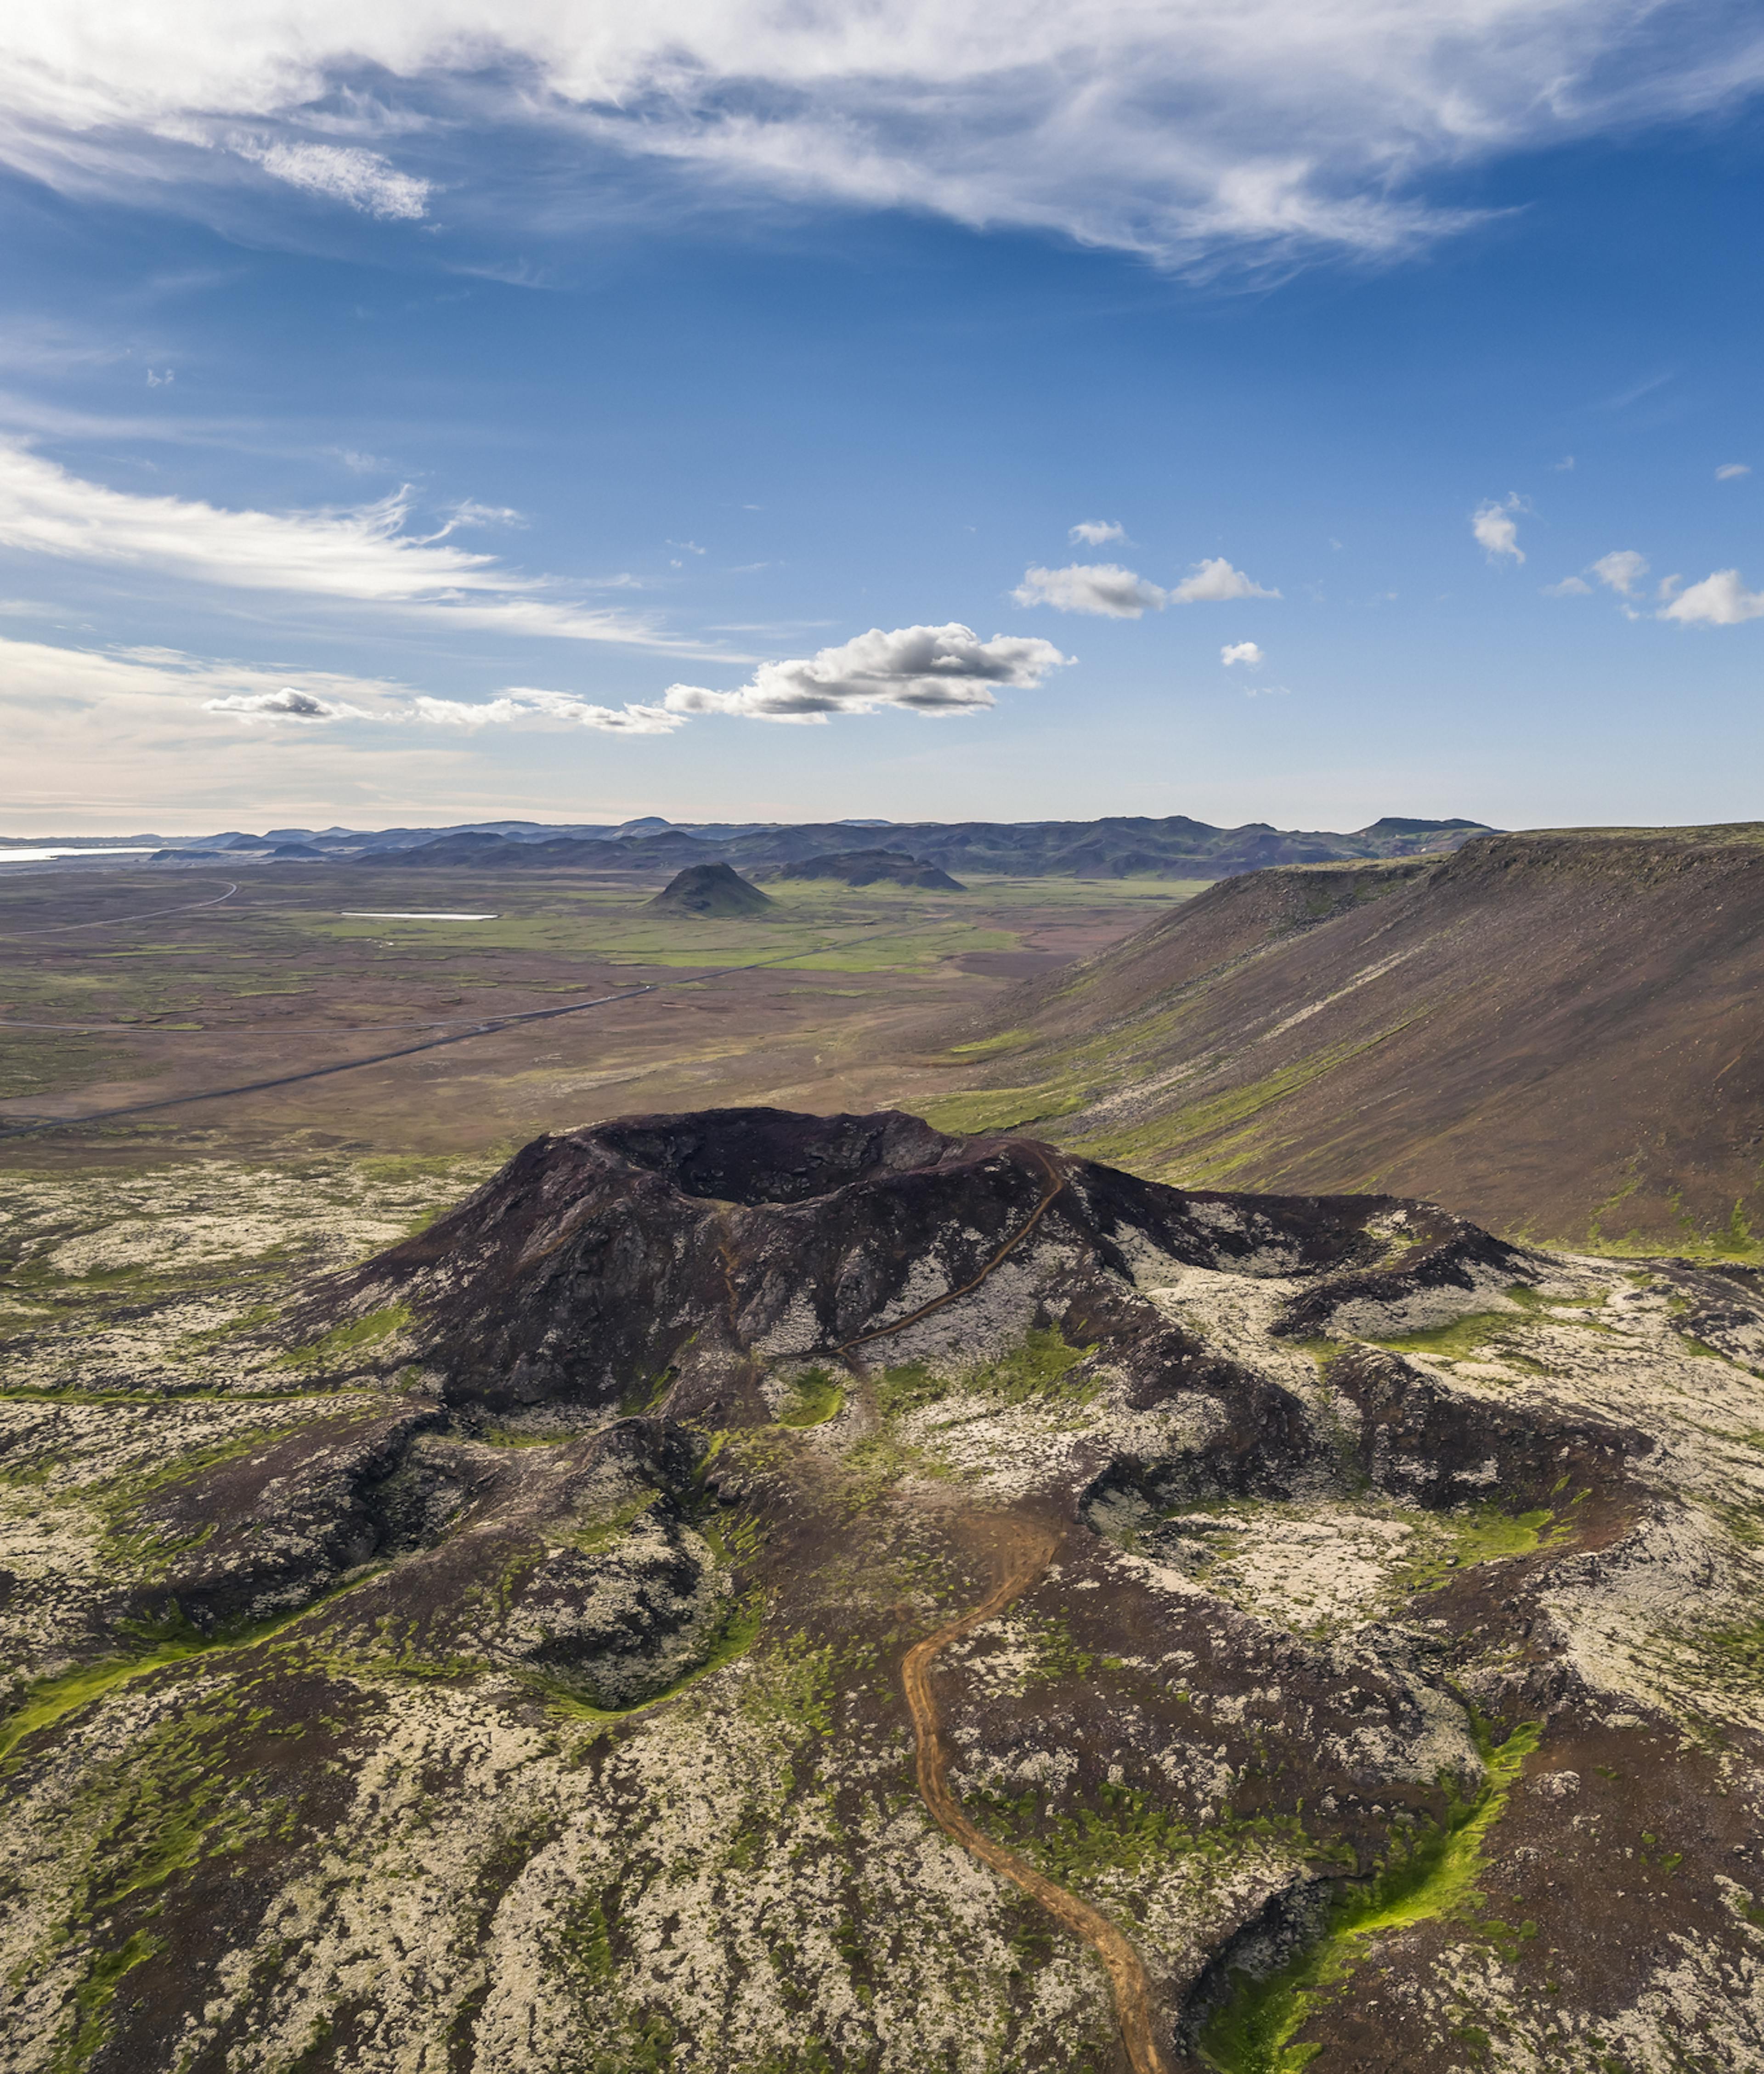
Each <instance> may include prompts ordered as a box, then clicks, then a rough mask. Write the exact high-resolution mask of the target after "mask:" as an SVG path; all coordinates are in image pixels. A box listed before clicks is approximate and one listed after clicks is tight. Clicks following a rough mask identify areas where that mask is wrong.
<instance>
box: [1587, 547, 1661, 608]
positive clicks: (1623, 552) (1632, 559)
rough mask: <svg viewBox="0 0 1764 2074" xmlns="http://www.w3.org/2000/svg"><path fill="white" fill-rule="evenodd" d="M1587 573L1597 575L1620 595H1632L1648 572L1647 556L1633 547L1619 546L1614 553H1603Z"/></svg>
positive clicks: (1602, 582)
mask: <svg viewBox="0 0 1764 2074" xmlns="http://www.w3.org/2000/svg"><path fill="white" fill-rule="evenodd" d="M1587 574H1588V576H1597V578H1598V580H1599V581H1600V582H1601V584H1603V585H1605V586H1606V588H1607V589H1610V590H1614V591H1615V592H1616V593H1617V595H1618V596H1619V597H1634V594H1635V586H1636V585H1637V584H1638V582H1639V581H1640V580H1641V579H1642V577H1643V576H1646V574H1647V557H1646V556H1645V555H1638V554H1637V552H1635V550H1634V548H1633V547H1619V548H1617V550H1616V551H1615V552H1613V553H1612V554H1609V555H1601V556H1599V558H1598V560H1597V561H1596V562H1594V563H1593V564H1592V566H1591V567H1590V568H1588V571H1587Z"/></svg>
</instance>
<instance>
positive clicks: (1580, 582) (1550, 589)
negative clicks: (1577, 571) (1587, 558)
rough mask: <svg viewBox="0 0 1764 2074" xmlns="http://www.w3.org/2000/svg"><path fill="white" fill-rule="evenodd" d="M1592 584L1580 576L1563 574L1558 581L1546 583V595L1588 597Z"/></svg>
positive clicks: (1590, 593)
mask: <svg viewBox="0 0 1764 2074" xmlns="http://www.w3.org/2000/svg"><path fill="white" fill-rule="evenodd" d="M1592 594H1593V586H1592V585H1591V584H1589V583H1588V582H1586V581H1585V580H1584V579H1583V578H1581V577H1580V576H1564V577H1563V579H1562V580H1561V581H1560V583H1553V584H1546V585H1544V586H1543V595H1544V596H1545V597H1591V596H1592Z"/></svg>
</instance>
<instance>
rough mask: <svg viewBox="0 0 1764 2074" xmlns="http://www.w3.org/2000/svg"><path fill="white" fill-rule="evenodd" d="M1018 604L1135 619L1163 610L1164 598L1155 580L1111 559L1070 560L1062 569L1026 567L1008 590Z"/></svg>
mask: <svg viewBox="0 0 1764 2074" xmlns="http://www.w3.org/2000/svg"><path fill="white" fill-rule="evenodd" d="M1010 594H1011V596H1012V597H1014V599H1015V600H1016V601H1017V602H1018V605H1052V606H1053V607H1054V608H1055V609H1056V611H1060V612H1093V613H1097V614H1101V616H1102V617H1104V618H1109V619H1137V618H1138V617H1139V615H1140V614H1141V613H1142V612H1162V611H1163V608H1164V605H1165V603H1166V597H1165V594H1164V593H1163V591H1162V590H1160V589H1159V588H1158V586H1157V585H1156V584H1155V583H1147V582H1146V580H1145V578H1144V577H1143V576H1135V575H1134V572H1133V571H1132V570H1131V569H1124V568H1120V567H1118V566H1117V564H1115V563H1113V562H1072V563H1069V564H1068V565H1067V567H1066V568H1063V569H1043V568H1029V569H1025V570H1024V572H1023V579H1022V582H1021V583H1020V584H1018V586H1017V588H1016V589H1014V591H1013V592H1012V593H1010Z"/></svg>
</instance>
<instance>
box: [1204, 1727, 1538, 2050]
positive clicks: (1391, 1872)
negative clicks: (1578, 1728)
mask: <svg viewBox="0 0 1764 2074" xmlns="http://www.w3.org/2000/svg"><path fill="white" fill-rule="evenodd" d="M1542 1734H1543V1725H1542V1724H1541V1723H1540V1722H1536V1721H1527V1722H1525V1723H1522V1725H1520V1726H1519V1727H1518V1728H1517V1729H1514V1732H1513V1733H1512V1734H1511V1735H1510V1736H1509V1737H1507V1739H1506V1741H1505V1742H1504V1743H1502V1744H1500V1745H1499V1746H1496V1745H1494V1744H1493V1743H1492V1742H1491V1741H1489V1739H1488V1737H1487V1733H1486V1731H1485V1730H1483V1729H1481V1725H1480V1724H1478V1739H1479V1741H1481V1745H1482V1754H1483V1761H1484V1763H1485V1766H1486V1767H1487V1769H1486V1773H1485V1779H1484V1781H1483V1786H1482V1790H1481V1792H1480V1793H1479V1794H1477V1796H1476V1798H1475V1799H1473V1800H1469V1801H1467V1802H1460V1803H1458V1804H1457V1805H1456V1806H1455V1807H1454V1808H1453V1809H1452V1813H1451V1815H1450V1816H1448V1819H1447V1820H1446V1822H1445V1824H1444V1826H1443V1827H1441V1828H1435V1829H1431V1830H1429V1831H1425V1832H1422V1833H1421V1834H1419V1835H1418V1836H1415V1837H1414V1839H1413V1840H1412V1841H1410V1842H1408V1843H1407V1845H1403V1846H1401V1847H1396V1848H1393V1849H1392V1851H1391V1853H1390V1857H1388V1858H1387V1859H1386V1862H1385V1864H1384V1865H1383V1867H1382V1869H1380V1870H1379V1872H1378V1874H1376V1876H1375V1877H1374V1878H1372V1879H1370V1880H1368V1881H1365V1882H1355V1883H1353V1885H1352V1886H1349V1887H1348V1888H1347V1889H1346V1890H1345V1891H1344V1893H1343V1894H1342V1896H1341V1899H1340V1900H1339V1901H1338V1902H1337V1903H1336V1906H1335V1908H1334V1911H1333V1912H1332V1915H1331V1918H1330V1921H1329V1925H1328V1929H1327V1930H1326V1931H1324V1935H1323V1936H1322V1938H1321V1939H1320V1940H1319V1941H1318V1943H1317V1944H1315V1945H1314V1946H1313V1947H1312V1948H1311V1950H1310V1951H1308V1952H1304V1953H1303V1954H1301V1955H1300V1956H1299V1957H1297V1958H1295V1959H1294V1960H1291V1962H1290V1963H1289V1964H1288V1965H1286V1966H1283V1967H1282V1968H1281V1969H1279V1971H1278V1972H1277V1973H1270V1974H1268V1975H1267V1976H1266V1977H1264V1978H1262V1979H1260V1980H1256V1979H1252V1978H1251V1977H1249V1976H1248V1975H1246V1974H1239V1975H1237V1977H1236V1981H1237V1986H1236V1992H1235V1993H1233V1997H1232V1998H1231V2000H1230V2001H1229V2002H1228V2003H1227V2004H1226V2005H1225V2007H1224V2008H1223V2009H1221V2010H1220V2011H1219V2013H1218V2014H1217V2016H1216V2017H1215V2018H1213V2020H1212V2022H1211V2023H1210V2024H1209V2025H1208V2027H1207V2030H1206V2032H1205V2034H1204V2036H1203V2038H1202V2039H1201V2045H1200V2052H1201V2057H1202V2059H1203V2060H1204V2061H1205V2062H1206V2064H1208V2066H1210V2067H1212V2068H1217V2069H1218V2070H1219V2074H1302V2070H1303V2068H1305V2067H1306V2066H1307V2065H1308V2064H1309V2063H1310V2062H1311V2061H1312V2060H1314V2059H1315V2058H1316V2055H1317V2054H1318V2053H1320V2051H1322V2050H1323V2048H1322V2047H1321V2046H1320V2045H1313V2044H1306V2043H1295V2039H1296V2038H1297V2035H1298V2033H1299V2031H1301V2030H1302V2029H1303V2026H1305V2024H1306V2023H1307V2022H1308V2021H1309V2020H1310V2018H1312V2016H1314V2015H1315V2014H1316V2013H1317V2011H1318V2010H1320V2009H1322V2008H1323V2007H1324V2006H1326V2005H1327V2004H1328V2002H1330V2001H1331V2000H1332V1998H1334V1996H1335V1995H1336V1993H1339V1991H1340V1990H1341V1988H1342V1987H1343V1986H1344V1985H1345V1983H1346V1981H1348V1979H1349V1976H1350V1975H1351V1974H1352V1973H1353V1970H1354V1969H1355V1968H1356V1967H1357V1966H1358V1965H1360V1964H1361V1962H1362V1961H1363V1960H1365V1957H1366V1956H1367V1947H1368V1944H1369V1942H1370V1940H1372V1939H1374V1938H1375V1937H1378V1936H1381V1935H1382V1933H1384V1932H1385V1931H1391V1930H1403V1929H1407V1928H1408V1927H1410V1926H1411V1924H1414V1923H1424V1922H1428V1921H1431V1920H1436V1919H1443V1920H1445V1921H1448V1922H1458V1923H1463V1924H1464V1926H1465V1928H1466V1930H1467V1931H1474V1929H1475V1928H1476V1927H1477V1923H1476V1910H1477V1907H1478V1906H1479V1905H1480V1904H1481V1902H1482V1901H1483V1899H1484V1897H1483V1895H1482V1894H1481V1892H1480V1891H1479V1890H1478V1889H1477V1880H1478V1879H1479V1878H1481V1874H1482V1872H1483V1870H1484V1869H1485V1866H1486V1865H1487V1863H1488V1859H1487V1857H1486V1856H1485V1853H1484V1850H1483V1848H1482V1847H1483V1845H1484V1842H1485V1840H1486V1838H1487V1836H1488V1833H1489V1830H1490V1829H1492V1828H1493V1826H1494V1824H1496V1823H1497V1822H1498V1821H1499V1820H1500V1819H1501V1816H1502V1813H1503V1812H1505V1810H1506V1803H1507V1799H1508V1796H1509V1795H1510V1793H1511V1792H1512V1791H1513V1788H1514V1785H1515V1784H1516V1783H1517V1782H1518V1777H1519V1774H1520V1772H1521V1771H1522V1769H1523V1768H1524V1764H1525V1760H1526V1758H1527V1757H1529V1756H1530V1755H1531V1753H1532V1752H1533V1751H1534V1750H1535V1749H1536V1748H1537V1746H1538V1742H1539V1737H1541V1736H1542ZM1488 1927H1489V1928H1490V1929H1494V1928H1498V1929H1500V1930H1502V1931H1506V1930H1508V1928H1509V1926H1507V1925H1506V1924H1501V1925H1498V1926H1496V1925H1493V1924H1491V1925H1489V1926H1488ZM1528 1927H1529V1926H1526V1925H1521V1926H1520V1927H1519V1929H1518V1931H1516V1932H1510V1934H1512V1935H1517V1936H1524V1935H1526V1931H1527V1929H1528Z"/></svg>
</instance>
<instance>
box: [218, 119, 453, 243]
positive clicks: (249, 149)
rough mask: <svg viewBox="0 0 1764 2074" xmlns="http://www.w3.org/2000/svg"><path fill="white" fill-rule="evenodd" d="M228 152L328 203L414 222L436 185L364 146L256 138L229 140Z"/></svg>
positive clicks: (386, 218)
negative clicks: (404, 170) (268, 140)
mask: <svg viewBox="0 0 1764 2074" xmlns="http://www.w3.org/2000/svg"><path fill="white" fill-rule="evenodd" d="M228 148H229V150H231V151H234V152H236V153H237V154H238V156H239V157H240V158H242V159H249V160H250V162H251V163H252V164H253V165H255V166H261V167H262V168H263V170H264V171H265V172H266V173H267V174H268V175H269V176H270V177H271V179H272V180H285V181H286V182H287V184H288V185H289V186H290V187H291V188H304V189H305V190H306V192H308V194H314V195H319V196H322V197H323V198H324V200H327V201H337V202H341V203H342V204H343V205H345V207H346V208H349V209H357V210H359V211H360V212H361V214H362V215H363V216H377V217H379V218H380V219H381V220H382V221H385V222H407V223H410V222H415V221H418V220H419V219H420V218H421V217H424V216H426V215H428V201H429V196H430V194H431V192H432V185H433V184H432V182H430V181H428V180H419V179H418V178H417V177H416V176H415V175H414V174H411V173H401V172H400V171H399V169H398V167H396V166H395V165H393V164H392V163H390V161H389V160H388V159H384V158H382V156H381V155H380V154H379V153H378V151H363V150H362V149H361V147H360V146H359V145H353V144H315V143H305V142H289V141H287V140H285V139H282V138H277V139H276V140H275V141H273V142H271V143H258V141H257V140H256V139H255V138H250V137H235V138H229V143H228Z"/></svg>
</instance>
